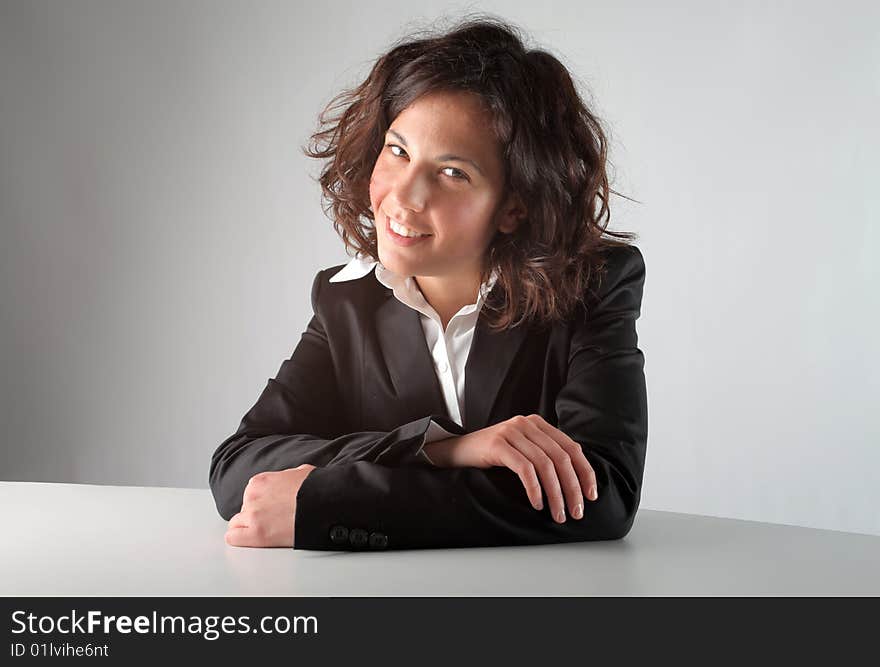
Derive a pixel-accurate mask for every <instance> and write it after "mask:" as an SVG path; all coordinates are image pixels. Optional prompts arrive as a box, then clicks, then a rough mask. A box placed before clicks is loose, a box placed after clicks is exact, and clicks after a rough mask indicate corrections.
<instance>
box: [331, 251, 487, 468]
mask: <svg viewBox="0 0 880 667" xmlns="http://www.w3.org/2000/svg"><path fill="white" fill-rule="evenodd" d="M373 269H375V271H376V280H378V281H379V282H380V283H382V284H383V285H385V287H387V288H389V289H390V290H392V292H393V293H394V296H395V297H396V298H397V300H398V301H400V302H401V303H403V304H404V305H406V306H409V307H410V308H412V309H413V310H416V311H418V313H419V320H420V321H421V323H422V331H423V332H424V333H425V341H426V342H427V344H428V349H429V350H430V351H431V357H432V358H433V360H434V372H435V373H436V374H437V380H438V381H439V383H440V388H441V389H442V392H443V399H444V401H445V403H446V409H447V411H448V413H449V416H450V418H451V419H452V420H453V421H455V422H456V423H458V424H459V425H463V424H464V421H463V417H462V415H463V413H464V367H465V364H466V363H467V357H468V352H470V348H471V343H472V342H473V338H474V330H475V329H476V325H477V318H478V316H479V314H480V308H482V306H483V303H484V302H485V300H486V295H487V294H488V293H489V291H490V290H491V289H492V287H493V286H494V285H495V282H496V281H497V280H498V274H497V272H496V271H493V272H492V275H491V276H490V278H489V280H488V281H486V282H485V283H483V284H482V285H480V289H479V290H478V291H477V295H476V301H475V302H474V303H471V304H468V305H466V306H462V308H461V309H460V310H459V311H458V312H457V313H456V314H455V315H453V316H452V319H450V320H449V323H448V324H447V325H446V330H445V331H444V330H443V323H442V320H441V319H440V315H438V314H437V311H436V310H434V307H433V306H431V304H430V303H428V301H427V300H426V299H425V297H424V295H423V294H422V291H421V290H420V289H419V286H418V284H417V283H416V281H415V280H414V279H413V277H412V276H401V275H399V274H396V273H394V272H392V271H390V270H389V269H387V268H385V267H384V266H383V265H382V263H381V262H377V261H375V260H373V259H371V258H369V257H362V256H360V255H358V256H356V257H354V258H353V259H352V260H351V261H350V262H349V263H348V264H346V265H345V267H343V268H342V269H341V270H340V271H338V272H337V273H336V274H335V275H334V276H333V277H332V278H330V282H331V283H338V282H343V281H346V280H357V279H358V278H363V277H364V276H366V275H367V274H369V273H370V271H372V270H373ZM452 436H454V434H453V433H449V431H447V430H446V429H444V428H443V427H441V426H440V425H439V424H437V423H436V422H434V421H433V420H432V421H431V424H430V426H429V427H428V431H427V432H426V434H425V440H424V443H423V444H425V443H428V442H433V441H435V440H443V439H444V438H449V437H452ZM421 454H422V455H423V456H424V457H425V458H426V459H427V460H428V461H431V460H430V458H428V456H427V455H426V454H425V453H424V451H422V452H421ZM431 463H433V461H431Z"/></svg>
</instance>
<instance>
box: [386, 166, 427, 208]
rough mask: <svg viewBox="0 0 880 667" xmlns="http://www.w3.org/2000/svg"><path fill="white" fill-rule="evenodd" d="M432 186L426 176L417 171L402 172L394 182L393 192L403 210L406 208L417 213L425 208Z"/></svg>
mask: <svg viewBox="0 0 880 667" xmlns="http://www.w3.org/2000/svg"><path fill="white" fill-rule="evenodd" d="M429 190H430V184H429V183H428V182H427V179H426V177H425V176H424V175H421V174H419V173H418V170H416V169H408V170H406V171H402V172H401V173H399V174H398V175H397V178H396V179H395V180H394V185H393V187H392V188H391V191H392V193H393V195H394V198H395V199H396V200H397V203H398V204H399V205H400V207H401V208H406V209H409V210H411V211H415V212H416V213H418V212H420V211H421V210H422V209H423V208H425V202H426V201H427V200H428V197H429Z"/></svg>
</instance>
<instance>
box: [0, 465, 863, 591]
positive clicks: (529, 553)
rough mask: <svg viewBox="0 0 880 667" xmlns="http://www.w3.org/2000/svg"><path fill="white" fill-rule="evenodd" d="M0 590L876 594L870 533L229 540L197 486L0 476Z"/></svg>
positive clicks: (682, 520) (684, 526)
mask: <svg viewBox="0 0 880 667" xmlns="http://www.w3.org/2000/svg"><path fill="white" fill-rule="evenodd" d="M0 501H2V507H3V508H4V519H5V521H4V524H5V525H4V527H3V530H2V531H0V573H2V574H0V595H7V596H9V595H309V596H410V595H426V596H447V595H462V596H471V595H476V596H485V595H493V596H494V595H500V596H506V595H524V596H530V595H547V596H557V595H563V596H574V595H577V596H580V595H623V596H629V595H648V596H653V595H878V594H880V568H878V563H880V537H875V536H871V535H861V534H857V533H844V532H838V531H831V530H814V529H810V528H798V527H794V526H785V525H777V524H768V523H760V522H756V521H739V520H735V519H719V518H715V517H706V516H698V515H691V514H676V513H673V512H660V511H653V510H644V509H643V510H639V513H638V516H637V518H636V522H635V525H634V526H633V529H632V531H631V532H630V533H629V535H628V536H627V537H626V538H624V539H623V540H616V541H602V542H580V543H570V544H558V545H540V546H523V547H494V548H479V549H476V548H475V549H436V550H421V549H419V550H406V551H393V550H389V551H381V552H370V551H364V552H343V551H305V550H294V549H249V548H240V547H230V546H228V545H227V544H226V543H225V541H224V533H225V532H226V522H225V521H224V520H223V519H222V518H221V517H220V516H219V515H218V514H217V512H216V509H215V507H214V501H213V499H212V497H211V494H210V492H209V491H208V490H207V489H204V490H203V489H175V488H161V487H130V486H95V485H85V484H54V483H37V482H0Z"/></svg>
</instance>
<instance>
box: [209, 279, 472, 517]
mask: <svg viewBox="0 0 880 667" xmlns="http://www.w3.org/2000/svg"><path fill="white" fill-rule="evenodd" d="M322 273H323V271H321V272H318V274H317V276H315V280H314V282H313V284H312V291H311V302H312V310H313V313H314V315H313V316H312V318H311V320H310V321H309V323H308V326H307V327H306V330H305V332H304V333H303V334H302V337H301V339H300V341H299V344H298V345H297V346H296V349H295V350H294V352H293V355H292V356H291V357H290V358H289V359H287V360H285V361H284V362H283V363H282V364H281V368H280V370H279V371H278V373H277V375H276V377H275V378H274V379H270V380H269V381H268V384H267V385H266V387H265V388H264V389H263V392H262V394H261V395H260V397H259V399H258V400H257V402H256V404H255V405H254V406H253V407H252V408H251V409H250V410H249V411H248V412H247V413H246V414H245V415H244V417H243V418H242V420H241V423H240V425H239V427H238V429H237V430H236V432H235V433H233V434H232V435H230V436H229V437H228V438H226V440H224V441H223V442H222V443H221V444H220V446H219V447H218V448H217V449H216V451H215V452H214V454H213V456H212V457H211V466H210V470H209V474H208V477H209V484H210V488H211V492H212V493H213V495H214V502H215V504H216V505H217V510H218V512H219V513H220V515H221V516H222V517H223V518H224V519H226V520H227V521H228V520H229V519H231V518H232V516H233V515H234V514H236V513H237V512H239V511H241V505H242V498H243V496H244V489H245V486H247V483H248V481H249V480H250V478H251V477H253V476H254V475H256V474H257V473H260V472H266V471H275V470H285V469H287V468H295V467H297V466H299V465H301V464H303V463H310V464H312V465H315V466H322V467H335V466H337V465H342V464H350V463H353V462H357V461H363V462H368V463H370V464H375V465H383V466H411V465H412V466H418V465H421V466H429V465H431V463H430V460H429V459H428V458H427V455H426V454H425V453H424V452H423V451H422V447H423V446H424V444H425V437H426V435H427V434H428V429H429V426H430V425H431V424H434V423H435V422H436V423H438V424H440V425H441V426H443V427H445V429H446V430H448V431H451V432H452V434H454V435H463V434H464V433H465V430H464V429H463V428H462V427H461V426H459V425H458V424H457V423H456V422H454V421H453V420H451V419H450V418H449V417H448V416H446V415H425V416H424V417H421V418H419V419H417V420H415V421H411V422H409V423H407V424H403V425H401V426H399V427H398V428H396V429H394V430H393V431H358V432H349V429H348V428H347V423H346V422H347V420H346V418H345V415H343V414H341V413H340V411H339V409H338V406H339V405H341V400H340V396H339V390H338V387H337V385H336V379H335V378H336V374H335V372H334V367H333V360H332V356H331V351H330V347H329V344H328V341H327V335H326V333H325V329H324V325H323V323H322V322H321V318H320V316H319V315H318V312H319V311H318V308H317V300H318V292H319V289H320V283H321V274H322ZM435 430H436V426H434V427H432V431H431V432H432V433H434V432H435ZM447 437H448V436H447Z"/></svg>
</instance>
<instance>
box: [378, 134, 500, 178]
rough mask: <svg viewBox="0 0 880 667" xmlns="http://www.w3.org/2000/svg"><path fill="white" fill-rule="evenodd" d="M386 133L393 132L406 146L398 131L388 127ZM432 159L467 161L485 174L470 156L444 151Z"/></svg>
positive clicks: (439, 160) (481, 173)
mask: <svg viewBox="0 0 880 667" xmlns="http://www.w3.org/2000/svg"><path fill="white" fill-rule="evenodd" d="M388 134H393V135H394V136H395V137H397V140H398V141H399V142H400V143H402V144H403V145H404V146H406V139H404V137H403V135H402V134H400V132H397V131H396V130H391V129H389V130H388ZM434 159H435V160H437V161H438V162H467V163H468V164H472V165H474V169H476V170H477V171H478V172H480V175H481V176H485V174H484V173H483V170H482V169H480V165H478V164H477V163H476V162H474V161H473V160H471V159H470V158H467V157H461V156H460V155H452V154H451V153H446V154H445V155H438V156H437V157H436V158H434Z"/></svg>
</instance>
